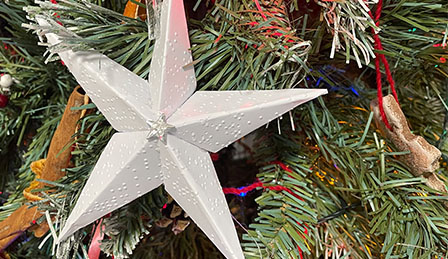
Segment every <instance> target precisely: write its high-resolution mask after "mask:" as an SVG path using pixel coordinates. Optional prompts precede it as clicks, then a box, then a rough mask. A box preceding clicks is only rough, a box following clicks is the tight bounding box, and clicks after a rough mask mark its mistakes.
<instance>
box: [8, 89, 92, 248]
mask: <svg viewBox="0 0 448 259" xmlns="http://www.w3.org/2000/svg"><path fill="white" fill-rule="evenodd" d="M80 90H81V88H80V87H79V86H78V87H76V88H75V89H74V91H73V92H72V94H71V95H70V97H69V100H68V102H67V106H66V108H65V111H64V114H63V115H62V119H61V121H60V123H59V125H58V127H57V129H56V131H55V133H54V135H53V138H52V140H51V143H50V148H49V150H48V156H47V158H46V159H41V160H38V161H35V162H33V163H32V164H31V170H32V171H33V172H34V173H35V174H36V179H35V180H34V181H33V182H31V184H30V186H29V187H28V188H26V189H25V190H24V191H23V195H24V197H25V198H26V199H27V200H28V201H39V200H42V198H41V197H40V196H39V195H38V193H34V192H33V190H35V189H41V188H43V187H45V186H49V184H46V183H43V182H40V181H38V179H43V180H47V181H56V180H58V179H60V178H61V177H63V176H64V175H65V173H64V172H63V171H62V170H63V169H65V168H67V167H68V166H69V163H70V156H71V149H70V148H66V145H67V144H69V143H70V142H71V141H72V136H73V135H74V133H75V132H76V130H77V123H78V120H79V119H80V118H82V115H83V114H85V112H83V111H82V110H72V109H71V108H73V107H79V106H82V105H84V104H87V103H88V99H86V98H85V94H84V93H81V91H80ZM86 101H87V103H86ZM41 216H42V212H40V211H39V210H38V209H37V207H29V205H27V204H24V205H22V206H21V207H20V208H19V209H17V210H16V211H14V212H13V213H12V214H11V215H10V216H9V217H8V218H6V219H5V220H3V221H2V222H0V251H1V250H4V249H5V248H6V247H7V246H8V245H9V244H10V243H11V242H13V241H14V239H15V238H17V237H18V236H20V235H21V234H22V233H23V232H24V231H25V230H27V229H30V228H31V227H32V228H31V230H33V231H34V235H35V236H36V237H42V236H43V235H44V234H45V233H47V231H48V229H49V227H48V225H47V222H46V221H44V222H42V223H41V224H38V225H36V224H35V220H36V219H38V218H40V217H41Z"/></svg>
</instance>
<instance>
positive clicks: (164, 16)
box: [36, 0, 326, 259]
mask: <svg viewBox="0 0 448 259" xmlns="http://www.w3.org/2000/svg"><path fill="white" fill-rule="evenodd" d="M183 10H184V9H183V1H182V0H165V1H163V5H162V12H161V28H160V31H161V35H160V38H158V39H157V40H156V43H155V49H154V52H153V61H152V64H151V68H150V76H149V84H148V82H146V81H145V80H143V79H141V78H140V77H138V76H136V75H135V74H133V73H132V72H130V71H129V70H127V69H126V68H124V67H122V66H121V65H119V64H118V63H116V62H114V61H113V60H110V59H109V58H108V57H106V56H104V55H101V54H99V53H95V52H93V51H92V52H76V53H75V52H73V51H70V50H67V51H61V52H60V53H58V54H59V55H60V57H61V59H62V60H63V61H64V62H65V64H66V65H67V67H68V68H69V69H70V71H71V72H72V74H73V75H74V76H75V78H76V79H77V81H78V82H79V83H80V84H81V86H82V87H83V88H84V90H85V91H86V92H87V94H88V95H89V96H91V97H92V100H93V102H94V103H95V104H96V106H97V107H98V109H99V110H100V111H101V112H102V113H103V114H104V116H105V117H106V119H107V120H108V121H109V122H110V123H111V125H112V126H113V127H114V128H115V129H116V130H117V131H118V133H116V134H115V135H114V136H113V137H112V138H111V140H110V141H109V143H108V144H107V146H106V148H105V149H104V151H103V153H102V154H101V156H100V158H99V160H98V162H97V164H96V165H95V168H94V169H93V171H92V173H91V175H90V178H89V179H88V180H87V183H86V185H85V187H84V189H83V191H82V193H81V195H80V197H79V199H78V201H77V203H76V205H75V207H74V209H73V211H72V213H71V214H70V216H69V218H68V219H67V221H66V223H65V226H64V228H63V230H62V232H61V233H60V236H59V240H63V239H65V238H67V237H68V236H70V235H71V234H73V233H74V232H75V231H76V230H78V229H80V228H82V227H84V226H86V225H88V224H90V223H92V222H94V221H95V220H97V219H99V218H101V217H103V216H104V215H106V214H108V213H110V212H112V211H114V210H116V209H118V208H120V207H122V206H124V205H126V204H128V203H129V202H131V201H132V200H134V199H136V198H138V197H140V196H141V195H143V194H145V193H147V192H149V191H151V190H153V189H154V188H156V187H157V186H159V185H161V184H162V183H163V184H164V185H165V189H166V190H167V191H168V193H170V195H171V196H172V197H173V198H174V199H175V200H176V201H177V202H178V204H179V205H180V206H181V207H182V208H183V209H184V210H185V211H186V212H187V214H188V215H189V216H190V217H191V218H192V219H193V221H194V222H195V223H196V224H197V225H198V226H199V227H200V228H201V229H202V230H203V231H204V233H205V234H206V235H207V236H208V237H209V238H210V240H211V241H212V242H213V243H214V244H215V245H216V247H218V249H219V250H220V251H221V252H222V253H223V254H224V255H225V256H226V257H227V258H232V259H233V258H244V256H243V252H242V249H241V246H240V244H239V240H238V236H237V233H236V230H235V227H234V225H233V222H232V217H231V215H230V211H229V208H228V205H227V203H226V200H225V197H224V194H223V192H222V189H221V186H220V184H219V181H218V177H217V176H216V172H215V169H214V167H213V163H212V161H211V159H210V156H209V154H208V153H207V151H213V152H216V151H218V150H220V149H222V148H223V147H225V146H227V145H228V144H230V143H232V142H234V141H235V140H237V139H239V138H241V137H243V136H244V135H246V134H248V133H250V132H251V131H253V130H255V129H256V128H258V127H259V126H261V125H263V124H265V123H267V122H269V121H271V120H273V119H275V118H277V117H278V116H280V115H282V114H283V113H285V112H287V111H289V110H291V109H293V108H294V107H296V106H298V105H300V104H302V103H304V102H307V101H309V100H311V99H313V98H316V97H318V96H319V95H322V94H325V93H326V90H322V89H313V90H311V89H288V90H272V91H217V92H213V91H203V92H196V93H194V94H193V92H194V89H195V87H196V80H195V77H194V70H193V66H191V62H192V58H191V54H190V52H189V47H190V43H189V39H188V30H187V26H186V19H185V14H184V11H183ZM36 19H37V21H38V22H39V24H41V25H42V26H47V25H48V23H47V22H46V21H45V19H44V17H40V18H39V17H36ZM61 31H63V30H61ZM46 36H47V39H48V41H49V42H50V43H51V44H57V43H58V42H59V39H58V35H55V34H51V33H47V34H46Z"/></svg>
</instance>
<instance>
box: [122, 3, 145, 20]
mask: <svg viewBox="0 0 448 259" xmlns="http://www.w3.org/2000/svg"><path fill="white" fill-rule="evenodd" d="M134 2H139V3H142V4H146V0H135V1H134ZM123 15H124V16H126V17H129V18H134V19H136V18H137V17H138V18H140V19H142V21H145V20H146V9H145V8H144V7H141V6H140V5H138V4H136V3H133V1H130V0H129V1H128V2H127V3H126V7H125V8H124V12H123Z"/></svg>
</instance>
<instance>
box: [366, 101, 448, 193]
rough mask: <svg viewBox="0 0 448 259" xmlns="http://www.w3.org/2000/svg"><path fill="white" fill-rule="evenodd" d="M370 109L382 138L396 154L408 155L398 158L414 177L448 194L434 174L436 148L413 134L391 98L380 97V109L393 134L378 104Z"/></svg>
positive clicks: (373, 102)
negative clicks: (395, 150) (393, 147)
mask: <svg viewBox="0 0 448 259" xmlns="http://www.w3.org/2000/svg"><path fill="white" fill-rule="evenodd" d="M370 107H371V109H372V111H373V112H374V118H375V123H376V126H377V127H378V128H379V129H380V131H381V134H382V135H383V136H385V137H386V138H388V139H389V140H391V141H392V143H393V144H394V145H395V146H396V147H397V149H398V150H399V151H409V152H410V153H409V154H407V155H403V156H400V158H401V159H402V161H403V162H405V163H406V164H407V165H408V166H409V167H410V169H411V172H412V174H413V175H415V176H424V177H425V178H427V180H428V181H427V182H426V185H428V186H429V187H431V188H433V189H435V190H437V191H440V192H447V189H446V187H445V184H444V183H443V182H442V181H441V180H440V179H439V178H438V177H437V175H436V174H434V172H435V171H436V170H437V169H438V168H439V159H440V156H441V155H442V153H441V152H440V150H439V149H437V148H436V147H435V146H433V145H431V144H429V143H428V142H427V141H426V140H425V139H424V138H423V137H421V136H417V135H415V134H412V132H411V130H410V129H409V125H408V123H407V121H406V117H405V116H404V114H403V111H402V110H401V108H400V106H399V104H398V103H397V101H396V100H395V98H394V97H393V96H392V95H390V94H389V95H387V96H385V97H383V108H384V112H385V114H386V117H387V120H388V121H389V124H390V126H391V127H392V130H389V129H388V128H387V127H386V126H385V124H384V122H383V121H382V119H381V115H380V110H379V106H378V100H373V101H372V102H371V103H370Z"/></svg>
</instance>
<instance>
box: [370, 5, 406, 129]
mask: <svg viewBox="0 0 448 259" xmlns="http://www.w3.org/2000/svg"><path fill="white" fill-rule="evenodd" d="M382 9H383V0H379V1H378V4H377V6H376V12H375V17H374V16H373V14H372V11H370V10H369V15H370V17H372V19H374V21H375V25H376V26H377V27H379V25H380V17H381V10H382ZM372 33H373V39H374V40H375V44H374V48H375V49H376V50H383V45H382V44H381V40H380V36H379V35H378V33H376V32H375V29H374V28H372ZM380 61H381V62H382V63H383V65H384V70H385V71H386V77H387V81H388V82H389V84H390V88H391V90H392V94H393V96H394V98H395V101H397V103H398V105H400V103H399V102H398V97H397V91H396V90H395V82H394V79H393V77H392V74H391V72H390V66H389V63H388V62H387V59H386V57H385V56H384V54H382V53H376V58H375V70H376V88H377V97H378V106H379V109H380V115H381V119H382V120H383V122H384V124H385V125H386V127H387V128H388V129H389V130H392V127H391V126H390V124H389V121H388V120H387V117H386V113H385V112H384V107H383V89H382V86H381V85H382V83H381V70H380Z"/></svg>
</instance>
